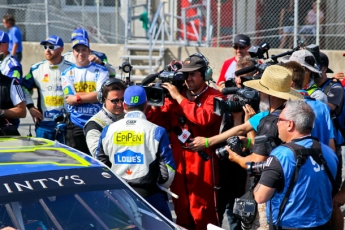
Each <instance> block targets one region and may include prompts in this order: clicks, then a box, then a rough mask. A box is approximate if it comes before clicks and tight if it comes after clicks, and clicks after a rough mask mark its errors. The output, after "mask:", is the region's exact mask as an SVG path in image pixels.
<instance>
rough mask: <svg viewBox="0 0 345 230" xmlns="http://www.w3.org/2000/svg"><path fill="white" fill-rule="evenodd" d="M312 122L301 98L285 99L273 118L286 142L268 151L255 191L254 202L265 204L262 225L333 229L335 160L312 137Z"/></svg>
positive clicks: (333, 156) (312, 116) (311, 111)
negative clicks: (284, 104) (265, 220)
mask: <svg viewBox="0 0 345 230" xmlns="http://www.w3.org/2000/svg"><path fill="white" fill-rule="evenodd" d="M314 119H315V114H314V112H313V109H312V108H311V107H310V106H309V105H308V104H307V103H306V102H304V101H302V100H296V101H291V100H288V101H287V103H286V106H285V108H284V109H283V111H282V112H281V113H280V115H279V117H278V121H277V126H278V133H279V138H280V139H281V140H282V141H283V142H284V143H287V144H284V145H281V146H278V147H276V148H275V149H273V151H272V152H271V153H270V157H269V158H268V159H267V161H266V164H265V166H264V169H263V172H262V174H261V177H260V180H259V183H258V184H257V186H256V187H255V189H254V197H255V200H256V202H258V203H264V202H267V205H266V206H267V221H270V220H272V223H271V224H272V225H273V226H274V227H275V228H274V229H282V230H285V229H319V230H328V229H332V228H331V226H330V219H331V215H332V187H333V186H332V185H333V181H334V179H335V177H336V173H337V163H338V159H337V156H336V155H335V153H334V151H333V150H332V149H331V148H329V147H328V146H327V145H324V144H323V143H321V142H319V141H318V140H315V139H313V138H312V137H311V135H310V132H311V130H312V129H313V125H314ZM291 148H293V149H294V150H295V151H293V150H292V149H291ZM309 149H312V151H308V150H309ZM324 162H326V163H324ZM326 167H327V168H326Z"/></svg>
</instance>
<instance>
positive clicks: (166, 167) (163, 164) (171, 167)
mask: <svg viewBox="0 0 345 230" xmlns="http://www.w3.org/2000/svg"><path fill="white" fill-rule="evenodd" d="M155 136H156V137H158V136H161V138H160V140H159V146H158V153H160V157H161V161H160V165H159V168H160V176H159V178H158V183H159V184H161V185H162V186H164V187H166V188H169V187H170V185H171V183H172V181H173V179H174V177H175V170H176V166H175V162H174V159H173V156H172V151H171V145H170V141H169V137H168V134H167V132H166V131H165V129H164V128H162V127H158V128H157V129H156V134H155Z"/></svg>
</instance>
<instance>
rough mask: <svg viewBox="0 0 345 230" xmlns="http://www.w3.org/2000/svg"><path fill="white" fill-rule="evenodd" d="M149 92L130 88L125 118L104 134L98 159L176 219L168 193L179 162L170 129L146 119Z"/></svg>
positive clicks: (126, 92) (138, 88) (164, 212)
mask: <svg viewBox="0 0 345 230" xmlns="http://www.w3.org/2000/svg"><path fill="white" fill-rule="evenodd" d="M146 107H147V99H146V93H145V89H144V88H143V87H142V86H136V85H134V86H130V87H128V88H127V89H126V91H125V93H124V109H125V110H126V111H127V114H126V115H125V118H124V119H121V120H119V121H117V122H115V123H113V124H111V125H109V126H106V127H105V128H104V129H103V131H102V134H101V138H100V141H99V143H100V148H99V152H98V155H97V158H98V159H99V160H100V161H102V162H103V163H105V164H106V165H107V166H109V167H110V168H111V170H112V171H113V172H114V173H115V174H116V175H118V176H120V177H122V178H123V179H124V180H125V181H126V182H127V183H128V184H129V185H130V186H132V187H133V189H134V190H136V191H137V192H138V193H139V194H140V195H141V196H143V197H144V198H145V199H146V200H147V201H148V202H149V203H150V204H151V205H152V206H153V207H155V208H156V209H157V210H158V211H160V212H161V213H162V214H163V215H164V216H166V217H167V218H169V219H170V220H172V217H171V212H170V209H169V206H168V203H167V201H166V200H165V197H164V193H163V191H161V190H160V189H159V186H157V183H158V184H159V185H161V186H164V187H165V188H169V186H170V184H171V182H172V181H173V179H174V174H175V169H176V167H175V163H174V160H173V157H172V152H171V147H170V142H169V137H168V134H167V132H166V130H165V129H164V128H162V127H160V126H157V125H155V124H153V123H151V122H149V121H147V120H146V117H145V114H144V113H143V112H144V111H145V109H146Z"/></svg>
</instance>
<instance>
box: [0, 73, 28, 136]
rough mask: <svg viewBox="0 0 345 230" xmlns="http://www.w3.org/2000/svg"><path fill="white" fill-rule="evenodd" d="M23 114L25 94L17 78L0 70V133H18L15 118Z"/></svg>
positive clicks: (24, 113)
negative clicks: (8, 75)
mask: <svg viewBox="0 0 345 230" xmlns="http://www.w3.org/2000/svg"><path fill="white" fill-rule="evenodd" d="M25 116H26V108H25V96H24V92H23V90H22V88H21V87H20V85H19V82H18V80H17V79H15V78H10V77H7V76H5V75H3V74H2V73H1V72H0V135H7V136H12V135H20V134H19V132H18V130H17V126H15V125H14V124H15V119H19V118H24V117H25Z"/></svg>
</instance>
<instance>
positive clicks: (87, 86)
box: [74, 81, 96, 93]
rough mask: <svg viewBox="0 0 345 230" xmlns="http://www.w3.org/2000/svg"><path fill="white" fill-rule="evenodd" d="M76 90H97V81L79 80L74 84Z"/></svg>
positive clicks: (87, 91)
mask: <svg viewBox="0 0 345 230" xmlns="http://www.w3.org/2000/svg"><path fill="white" fill-rule="evenodd" d="M74 88H75V91H76V92H86V93H89V92H95V91H96V82H90V81H87V82H77V83H75V84H74Z"/></svg>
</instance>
